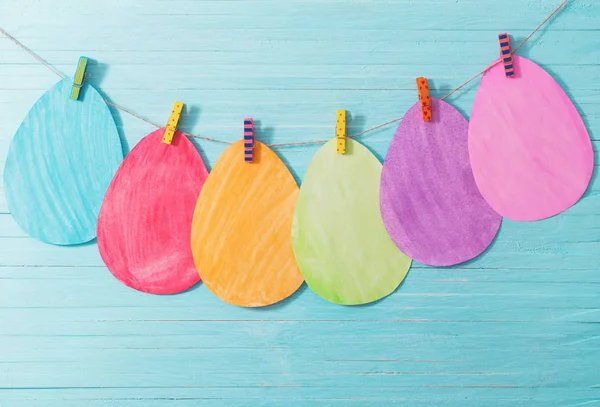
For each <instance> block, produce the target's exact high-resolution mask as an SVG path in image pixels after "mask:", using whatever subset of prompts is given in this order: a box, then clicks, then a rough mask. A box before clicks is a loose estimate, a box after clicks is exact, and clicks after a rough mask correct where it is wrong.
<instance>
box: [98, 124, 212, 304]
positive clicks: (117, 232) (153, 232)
mask: <svg viewBox="0 0 600 407" xmlns="http://www.w3.org/2000/svg"><path fill="white" fill-rule="evenodd" d="M164 134H165V129H164V128H163V129H158V130H155V131H153V132H152V133H150V134H148V135H147V136H146V137H144V138H143V139H142V140H141V141H140V142H139V143H137V144H136V145H135V147H134V148H133V149H132V150H131V152H130V153H129V154H128V155H127V157H125V160H124V161H123V163H122V164H121V166H120V167H119V170H118V171H117V173H116V174H115V177H114V178H113V180H112V181H111V183H110V186H109V187H108V190H107V191H106V196H105V198H104V202H103V203H102V208H101V209H100V216H99V218H98V249H99V251H100V255H101V256H102V259H103V260H104V264H105V265H106V267H108V269H109V270H110V272H111V273H112V274H113V275H114V276H115V278H117V279H118V280H119V281H121V282H122V283H123V284H125V285H127V286H129V287H132V288H135V289H136V290H140V291H143V292H147V293H151V294H177V293H180V292H182V291H185V290H187V289H188V288H190V287H191V286H193V285H194V284H196V283H197V282H198V281H200V277H199V276H198V272H197V271H196V266H195V265H194V259H193V257H192V250H191V248H190V234H191V230H192V217H193V215H194V207H195V206H196V201H197V199H198V195H199V194H200V191H201V189H202V185H204V181H206V178H207V177H208V171H207V169H206V166H205V165H204V162H203V161H202V158H201V157H200V155H199V154H198V152H197V151H196V148H195V147H194V145H193V144H192V143H191V142H190V141H189V140H188V138H187V137H185V136H184V135H183V134H181V133H180V132H175V133H174V137H173V139H172V140H171V144H166V143H163V136H164Z"/></svg>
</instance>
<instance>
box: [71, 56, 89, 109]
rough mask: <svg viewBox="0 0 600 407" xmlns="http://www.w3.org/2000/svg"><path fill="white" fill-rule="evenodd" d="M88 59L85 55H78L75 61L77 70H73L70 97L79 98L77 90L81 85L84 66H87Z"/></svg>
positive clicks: (79, 89)
mask: <svg viewBox="0 0 600 407" xmlns="http://www.w3.org/2000/svg"><path fill="white" fill-rule="evenodd" d="M87 63H88V59H87V58H86V57H79V62H78V63H77V71H75V78H74V79H73V87H72V88H71V99H73V100H77V99H79V92H81V88H82V87H83V78H84V77H85V68H86V67H87Z"/></svg>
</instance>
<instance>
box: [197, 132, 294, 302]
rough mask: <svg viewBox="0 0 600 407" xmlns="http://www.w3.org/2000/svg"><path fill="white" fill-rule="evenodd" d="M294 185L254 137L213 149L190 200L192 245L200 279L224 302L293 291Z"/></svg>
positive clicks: (280, 296) (262, 298)
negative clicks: (247, 143)
mask: <svg viewBox="0 0 600 407" xmlns="http://www.w3.org/2000/svg"><path fill="white" fill-rule="evenodd" d="M297 195H298V186H297V185H296V182H295V181H294V178H293V177H292V174H291V173H290V172H289V170H288V169H287V167H286V166H285V164H284V163H283V162H282V161H281V160H280V159H279V157H277V155H276V154H275V153H274V152H273V151H272V150H271V149H270V148H269V147H267V146H266V145H264V144H262V143H259V142H256V145H255V148H254V158H253V161H252V162H251V163H249V162H244V143H243V141H239V142H236V143H234V144H233V145H231V146H230V147H229V148H227V150H225V152H223V155H221V157H219V159H218V160H217V162H216V163H215V166H214V168H213V169H212V171H211V173H210V175H209V176H208V179H207V180H206V183H205V184H204V186H203V188H202V192H201V193H200V196H199V198H198V202H197V203H196V209H195V211H194V219H193V222H192V236H191V244H192V253H193V256H194V262H195V264H196V267H197V269H198V271H199V273H200V276H201V277H202V280H203V281H204V284H205V285H206V286H207V287H208V289H209V290H210V291H212V292H213V293H214V294H215V295H217V296H218V297H219V298H221V299H222V300H223V301H225V302H228V303H230V304H234V305H239V306H243V307H261V306H265V305H270V304H274V303H276V302H278V301H281V300H283V299H285V298H287V297H288V296H290V295H292V294H293V293H294V292H295V291H296V290H297V289H298V288H299V287H300V285H301V284H302V282H303V279H302V275H301V274H300V271H299V269H298V266H297V265H296V261H295V259H294V253H293V250H292V240H291V229H292V216H293V212H294V205H295V203H296V197H297Z"/></svg>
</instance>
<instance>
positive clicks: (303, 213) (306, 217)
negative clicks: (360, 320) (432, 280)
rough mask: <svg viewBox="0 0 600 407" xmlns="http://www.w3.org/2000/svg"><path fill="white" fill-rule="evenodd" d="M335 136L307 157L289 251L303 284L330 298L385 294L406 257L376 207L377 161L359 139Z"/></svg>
mask: <svg viewBox="0 0 600 407" xmlns="http://www.w3.org/2000/svg"><path fill="white" fill-rule="evenodd" d="M336 142H337V140H336V139H332V140H330V141H329V142H327V143H326V144H325V145H324V146H323V147H321V148H320V149H319V151H317V153H316V154H315V156H314V157H313V158H312V160H311V162H310V165H309V166H308V170H307V171H306V174H305V175H304V179H303V180H302V187H301V188H300V193H299V194H298V200H297V201H296V206H295V209H294V221H293V225H292V244H293V247H294V256H295V257H296V262H297V263H298V267H299V268H300V271H301V272H302V276H303V277H304V279H305V280H306V283H307V284H308V286H309V288H310V289H311V290H313V291H314V292H315V293H316V294H317V295H319V296H321V297H323V298H325V299H326V300H328V301H331V302H333V303H336V304H343V305H360V304H366V303H369V302H373V301H377V300H380V299H381V298H383V297H385V296H387V295H389V294H391V293H392V292H393V291H394V290H395V289H396V288H397V287H398V285H400V283H401V282H402V280H404V278H405V277H406V273H408V269H409V268H410V263H411V259H410V258H409V257H408V256H406V255H405V254H404V253H402V252H401V251H400V250H398V248H397V247H396V246H395V245H394V242H392V240H391V239H390V237H389V236H388V234H387V232H386V230H385V227H384V226H383V220H382V219H381V213H380V211H379V179H380V178H381V168H382V166H381V163H380V162H379V161H378V160H377V158H376V157H375V156H374V155H373V154H372V153H371V152H370V151H369V150H368V149H367V148H366V147H365V146H363V145H362V144H360V143H359V142H357V141H355V140H352V139H346V151H345V152H344V154H338V153H337V151H336Z"/></svg>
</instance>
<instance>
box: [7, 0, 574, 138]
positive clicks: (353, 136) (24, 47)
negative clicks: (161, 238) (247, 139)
mask: <svg viewBox="0 0 600 407" xmlns="http://www.w3.org/2000/svg"><path fill="white" fill-rule="evenodd" d="M567 1H568V0H563V1H562V2H561V3H560V4H559V5H558V6H557V7H556V8H555V9H554V10H553V11H552V13H550V14H549V15H548V16H547V17H546V18H545V19H544V21H542V22H541V23H540V24H539V25H538V26H537V27H536V28H535V29H534V30H533V31H532V32H531V33H530V34H529V35H528V36H527V37H525V39H523V41H521V42H520V43H519V45H517V46H516V47H515V49H514V50H513V53H516V52H517V51H518V50H519V49H520V48H521V47H522V46H523V45H524V44H525V43H526V42H527V41H529V39H530V38H531V37H532V36H533V35H534V34H535V33H536V32H537V31H538V30H539V29H540V28H542V26H543V25H544V24H546V23H547V22H548V21H549V20H550V19H551V18H552V17H553V16H554V15H555V14H556V13H558V12H559V11H560V10H561V9H562V8H563V7H564V5H565V4H566V3H567ZM0 33H2V34H3V35H4V36H5V37H6V38H8V39H9V40H11V41H12V42H14V43H15V44H16V45H17V46H18V47H20V48H21V49H22V50H23V51H25V52H27V53H28V54H29V55H31V56H32V57H33V58H34V59H35V60H36V61H38V62H39V63H41V64H42V65H44V66H45V67H46V68H48V69H49V70H51V71H52V72H54V73H55V74H56V75H58V76H59V77H61V78H65V75H64V74H62V73H61V72H60V71H58V70H57V69H56V68H54V67H53V66H52V65H51V64H50V63H48V62H47V61H46V60H44V59H43V58H42V57H41V56H39V55H38V54H37V53H35V52H34V51H32V50H31V49H30V48H28V47H27V46H25V45H24V44H23V43H22V42H20V41H19V40H17V39H16V38H15V37H13V36H12V35H10V34H9V33H8V32H6V30H4V29H3V28H2V27H0ZM500 61H501V60H500V59H498V60H497V61H495V62H493V63H492V64H491V65H489V66H487V67H486V68H485V69H483V70H481V71H480V72H478V73H477V74H475V75H473V76H472V77H471V78H470V79H468V80H467V81H466V82H464V83H462V84H460V85H459V86H457V87H456V88H454V89H452V90H451V91H450V92H448V93H447V94H446V95H444V96H443V97H442V98H441V99H442V100H445V99H446V98H448V97H450V96H451V95H452V94H454V93H455V92H456V91H458V90H460V89H462V88H463V87H465V86H466V85H468V84H469V83H471V82H472V81H474V80H475V79H477V78H478V77H479V76H481V75H483V74H484V73H485V72H486V71H487V70H488V69H490V68H491V67H493V66H495V65H497V64H499V63H500ZM104 100H105V102H106V104H107V105H109V106H111V107H113V108H115V109H117V110H119V111H121V112H123V113H126V114H128V115H130V116H133V117H135V118H137V119H139V120H142V121H143V122H146V123H148V124H150V125H152V126H154V127H156V128H162V127H164V126H162V125H160V124H158V123H155V122H153V121H151V120H149V119H147V118H145V117H143V116H140V115H139V114H137V113H135V112H133V111H132V110H130V109H128V108H126V107H124V106H121V105H118V104H116V103H113V102H111V101H110V100H108V99H104ZM400 120H402V117H398V118H395V119H392V120H389V121H387V122H385V123H382V124H379V125H377V126H374V127H370V128H368V129H366V130H363V131H361V132H360V133H356V134H353V135H351V136H348V137H351V138H357V137H360V136H362V135H364V134H367V133H370V132H372V131H375V130H377V129H380V128H382V127H385V126H388V125H390V124H392V123H395V122H398V121H400ZM182 134H184V135H185V136H187V137H191V138H196V139H200V140H205V141H210V142H213V143H220V144H227V145H229V144H232V142H231V141H226V140H221V139H216V138H212V137H206V136H201V135H199V134H191V133H184V132H182ZM330 139H331V138H328V139H318V140H308V141H294V142H288V143H275V144H267V145H268V146H269V147H289V146H299V145H310V144H324V143H326V142H327V141H329V140H330Z"/></svg>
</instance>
